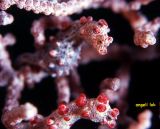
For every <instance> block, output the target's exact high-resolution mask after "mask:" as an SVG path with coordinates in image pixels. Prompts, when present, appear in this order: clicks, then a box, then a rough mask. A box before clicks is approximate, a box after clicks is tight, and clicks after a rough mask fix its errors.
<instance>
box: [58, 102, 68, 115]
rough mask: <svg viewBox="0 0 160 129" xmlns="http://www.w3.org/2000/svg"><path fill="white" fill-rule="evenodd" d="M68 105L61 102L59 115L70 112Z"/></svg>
mask: <svg viewBox="0 0 160 129" xmlns="http://www.w3.org/2000/svg"><path fill="white" fill-rule="evenodd" d="M68 110H69V109H68V107H67V106H66V105H65V104H60V105H59V106H58V113H59V115H65V114H67V113H68Z"/></svg>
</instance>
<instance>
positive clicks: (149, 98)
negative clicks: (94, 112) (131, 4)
mask: <svg viewBox="0 0 160 129" xmlns="http://www.w3.org/2000/svg"><path fill="white" fill-rule="evenodd" d="M7 12H9V13H11V14H12V15H13V16H14V18H15V21H14V23H13V24H11V25H8V26H5V27H0V33H1V34H2V35H4V34H6V33H8V32H11V33H13V34H14V35H15V37H16V39H17V42H16V45H14V46H12V47H9V48H8V51H9V53H10V57H11V60H12V62H13V66H14V63H15V62H16V58H17V57H18V56H19V55H21V54H22V53H25V52H34V50H35V49H34V44H33V42H34V40H33V37H32V35H31V33H30V28H31V25H32V22H33V21H34V20H35V19H39V18H40V17H42V16H44V15H42V14H39V15H37V14H34V13H32V12H27V11H25V10H20V9H18V8H17V7H16V6H13V7H11V8H10V9H9V10H7ZM141 12H142V13H143V14H145V15H146V16H147V17H148V19H149V20H152V19H154V18H155V17H157V16H160V0H156V1H155V2H153V3H151V4H149V5H147V6H143V7H142V8H141ZM81 16H93V18H94V19H96V20H98V19H101V18H104V19H106V20H107V22H108V24H109V27H110V29H111V32H110V35H111V36H112V37H114V42H115V43H117V44H128V45H129V46H130V47H136V46H135V45H134V44H133V30H132V29H131V27H130V25H129V23H128V22H127V21H126V20H125V19H124V18H123V17H122V16H121V15H119V14H115V13H113V12H112V11H111V10H108V9H90V10H85V11H83V12H82V13H80V14H76V15H75V14H74V15H72V16H71V17H72V19H75V20H76V19H79V18H80V17H81ZM52 33H53V32H52V30H48V31H47V32H46V34H52ZM159 42H160V33H158V36H157V44H156V47H157V48H158V49H159V48H160V47H159ZM137 49H141V48H138V47H137ZM108 50H109V49H108ZM159 50H160V49H159ZM120 65H121V64H120V63H119V62H118V61H116V60H103V61H98V62H96V61H94V62H91V63H89V64H87V65H81V66H79V67H78V72H79V75H80V78H81V83H82V86H83V88H84V89H85V92H86V94H87V96H88V97H96V96H97V95H98V93H99V88H98V86H99V84H100V82H101V81H102V80H103V79H105V78H106V77H114V76H115V73H116V71H117V70H118V68H119V67H120ZM15 68H16V67H15ZM130 75H131V81H130V87H129V91H128V94H129V96H128V105H129V109H128V112H127V114H128V115H129V116H131V117H132V118H133V119H136V118H137V115H138V114H139V113H140V112H142V111H143V110H144V109H145V108H136V107H135V104H136V103H145V102H148V103H150V102H151V103H155V104H156V106H155V107H152V108H151V107H150V108H149V109H150V110H151V111H152V112H153V114H154V115H153V118H152V127H151V129H160V90H159V88H160V59H155V60H153V61H137V62H134V63H133V65H132V67H131V72H130ZM54 85H55V84H54V79H52V78H51V77H48V78H46V79H44V80H43V81H42V82H41V83H40V84H36V86H35V88H33V89H28V88H25V90H24V91H23V93H22V98H21V100H20V102H21V103H25V102H27V101H29V102H31V103H33V104H34V105H36V106H37V107H38V110H39V113H40V114H43V115H45V116H46V115H49V114H50V113H51V111H53V110H54V109H56V106H57V104H56V99H57V92H56V88H55V86H54ZM5 94H6V87H2V88H0V116H1V113H2V108H3V106H4V102H5ZM97 127H98V124H96V123H92V122H91V121H88V120H80V121H78V122H77V123H76V124H75V125H74V126H73V127H72V129H97ZM0 129H5V128H4V127H3V125H2V124H1V123H0Z"/></svg>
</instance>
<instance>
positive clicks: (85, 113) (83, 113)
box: [81, 111, 89, 118]
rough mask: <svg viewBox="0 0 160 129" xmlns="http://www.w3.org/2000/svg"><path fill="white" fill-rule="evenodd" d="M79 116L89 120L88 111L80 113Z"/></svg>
mask: <svg viewBox="0 0 160 129" xmlns="http://www.w3.org/2000/svg"><path fill="white" fill-rule="evenodd" d="M81 116H82V117H84V118H89V112H88V111H82V113H81Z"/></svg>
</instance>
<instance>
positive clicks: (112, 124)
mask: <svg viewBox="0 0 160 129" xmlns="http://www.w3.org/2000/svg"><path fill="white" fill-rule="evenodd" d="M107 125H108V127H109V128H112V129H113V128H115V126H116V122H115V121H113V120H112V121H109V122H108V124H107Z"/></svg>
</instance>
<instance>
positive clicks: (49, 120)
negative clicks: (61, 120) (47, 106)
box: [46, 118, 54, 125]
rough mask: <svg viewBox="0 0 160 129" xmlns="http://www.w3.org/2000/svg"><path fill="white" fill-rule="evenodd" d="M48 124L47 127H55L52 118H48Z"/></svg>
mask: <svg viewBox="0 0 160 129" xmlns="http://www.w3.org/2000/svg"><path fill="white" fill-rule="evenodd" d="M46 124H47V125H53V124H54V120H52V119H51V118H48V119H47V120H46Z"/></svg>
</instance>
